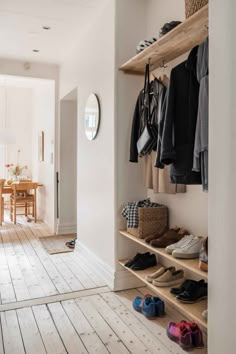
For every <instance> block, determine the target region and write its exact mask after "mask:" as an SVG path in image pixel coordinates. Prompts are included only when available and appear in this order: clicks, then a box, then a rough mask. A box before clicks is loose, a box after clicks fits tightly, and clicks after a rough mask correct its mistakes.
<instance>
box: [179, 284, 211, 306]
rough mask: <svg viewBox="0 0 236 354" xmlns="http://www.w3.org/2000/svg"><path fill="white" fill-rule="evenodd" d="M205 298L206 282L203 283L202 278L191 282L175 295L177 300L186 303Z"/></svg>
mask: <svg viewBox="0 0 236 354" xmlns="http://www.w3.org/2000/svg"><path fill="white" fill-rule="evenodd" d="M206 298H207V283H205V281H204V279H202V280H200V281H198V282H196V283H193V284H192V285H191V286H189V287H188V289H187V290H185V291H184V292H183V293H182V294H179V295H177V296H176V299H177V300H179V301H181V302H184V303H188V304H193V303H195V302H198V301H201V300H203V299H206Z"/></svg>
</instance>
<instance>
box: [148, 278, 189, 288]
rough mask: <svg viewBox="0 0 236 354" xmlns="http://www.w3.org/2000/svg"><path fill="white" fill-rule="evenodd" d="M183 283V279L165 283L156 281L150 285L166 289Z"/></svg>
mask: <svg viewBox="0 0 236 354" xmlns="http://www.w3.org/2000/svg"><path fill="white" fill-rule="evenodd" d="M183 281H184V278H181V279H178V280H177V279H176V280H172V281H167V282H158V281H155V280H154V281H153V282H152V284H153V285H155V286H158V287H160V288H161V287H167V286H173V285H177V284H180V283H182V282H183Z"/></svg>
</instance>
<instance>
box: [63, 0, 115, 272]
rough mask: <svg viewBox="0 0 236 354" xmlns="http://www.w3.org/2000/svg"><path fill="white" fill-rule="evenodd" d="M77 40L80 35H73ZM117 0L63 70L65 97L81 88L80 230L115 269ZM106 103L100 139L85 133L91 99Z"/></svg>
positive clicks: (109, 3) (84, 241) (82, 237)
mask: <svg viewBox="0 0 236 354" xmlns="http://www.w3.org/2000/svg"><path fill="white" fill-rule="evenodd" d="M73 35H74V38H76V34H73ZM114 70H115V69H114V1H113V0H112V1H110V0H109V1H107V5H106V7H105V8H104V10H103V12H102V13H101V14H99V15H98V16H97V18H96V21H95V22H94V23H91V28H90V30H89V31H88V32H87V33H86V35H85V36H84V37H83V38H82V39H81V40H80V41H79V42H78V45H77V48H76V49H75V50H74V51H73V52H71V53H69V54H68V57H67V59H66V60H65V62H64V64H63V65H62V67H61V71H60V98H63V97H64V96H65V95H66V94H68V93H69V92H70V91H72V90H73V89H74V88H76V87H78V122H77V124H78V128H77V129H78V134H77V139H78V146H77V156H78V158H77V169H78V174H77V176H78V179H77V189H78V201H77V213H78V216H77V230H78V238H79V240H80V241H81V243H82V244H83V245H85V246H87V247H88V248H89V249H90V250H91V251H92V252H93V253H94V254H96V255H97V256H98V257H99V259H101V260H103V262H104V263H105V264H106V265H108V266H110V267H111V269H113V268H114ZM91 93H96V94H97V95H98V97H99V100H100V103H101V125H100V130H99V132H98V135H97V137H96V139H95V140H93V141H89V140H87V138H86V136H85V133H84V108H85V102H86V99H87V97H88V96H89V95H90V94H91Z"/></svg>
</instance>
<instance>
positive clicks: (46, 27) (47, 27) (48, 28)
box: [42, 26, 51, 30]
mask: <svg viewBox="0 0 236 354" xmlns="http://www.w3.org/2000/svg"><path fill="white" fill-rule="evenodd" d="M42 28H43V29H45V30H50V29H51V27H50V26H43V27H42Z"/></svg>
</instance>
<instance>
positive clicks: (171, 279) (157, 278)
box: [145, 266, 184, 287]
mask: <svg viewBox="0 0 236 354" xmlns="http://www.w3.org/2000/svg"><path fill="white" fill-rule="evenodd" d="M145 279H146V280H147V281H148V282H149V283H152V284H153V285H155V286H158V287H166V286H173V285H176V284H180V283H181V282H183V280H184V271H183V270H182V269H179V270H176V269H175V267H169V268H165V267H163V266H161V268H160V269H158V270H157V271H156V272H154V273H152V274H149V275H146V277H145Z"/></svg>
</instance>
